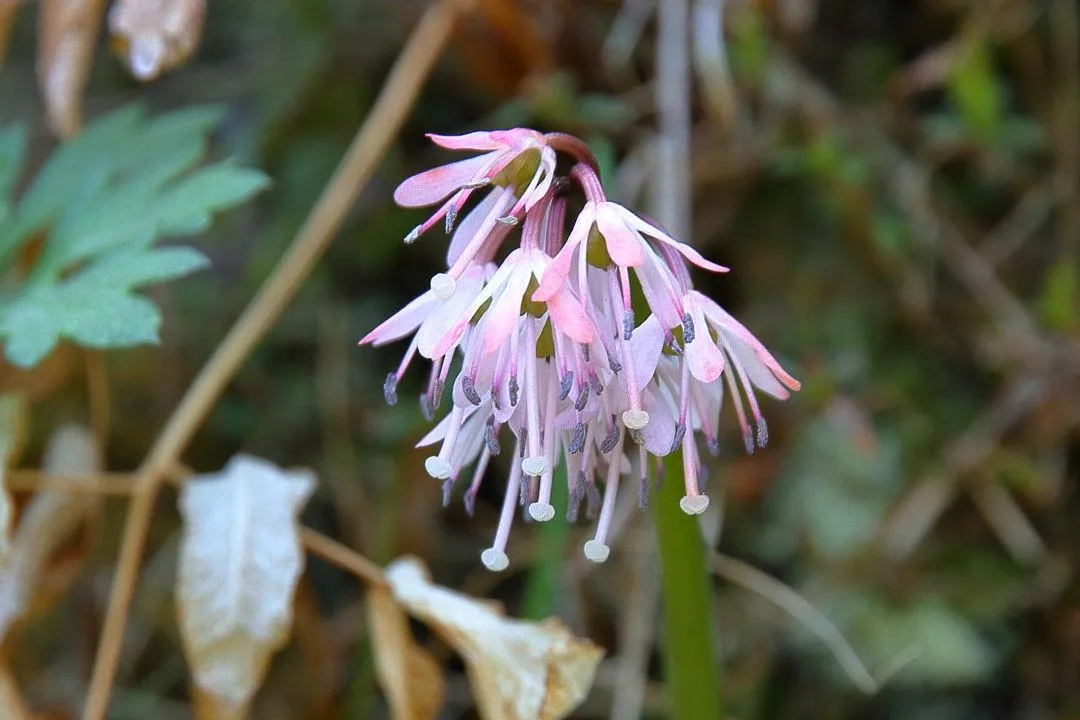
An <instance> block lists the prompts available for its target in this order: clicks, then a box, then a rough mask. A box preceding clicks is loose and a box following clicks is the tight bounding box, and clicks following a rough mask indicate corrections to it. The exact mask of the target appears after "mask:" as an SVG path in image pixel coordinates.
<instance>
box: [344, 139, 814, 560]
mask: <svg viewBox="0 0 1080 720" xmlns="http://www.w3.org/2000/svg"><path fill="white" fill-rule="evenodd" d="M429 137H430V138H431V139H432V140H433V141H434V142H436V143H437V144H439V145H441V146H442V147H445V148H449V149H452V150H471V151H480V152H482V153H483V154H481V155H478V156H476V157H472V158H469V159H466V160H461V161H459V162H455V163H451V164H448V165H444V166H442V167H437V168H434V169H432V170H428V171H426V172H423V173H420V174H418V175H416V176H414V177H411V178H409V179H407V180H405V181H404V182H403V183H402V184H401V185H400V186H399V187H398V188H397V190H396V192H395V193H394V199H395V200H396V201H397V202H398V204H400V205H402V206H405V207H423V206H429V205H436V204H438V205H439V209H438V210H437V211H436V212H435V213H434V214H433V215H432V216H431V217H430V218H428V219H427V220H426V221H425V222H424V223H422V224H421V225H419V226H418V227H417V228H416V229H415V230H413V231H412V232H411V233H409V235H408V236H407V237H406V242H408V243H411V242H414V241H415V240H416V239H417V238H419V237H420V235H422V234H423V233H424V232H426V231H427V230H428V229H430V228H431V227H432V226H434V225H435V224H437V223H438V222H439V221H440V220H442V221H444V223H445V226H446V231H447V233H453V235H452V238H451V240H450V248H449V252H448V253H447V258H446V262H447V270H446V272H444V273H439V274H437V275H435V276H434V277H432V278H431V285H430V289H429V290H428V291H427V292H425V293H424V294H422V295H421V296H420V297H418V298H416V299H415V300H413V301H412V302H410V303H409V304H408V305H406V306H405V307H404V308H403V309H402V310H401V311H399V312H398V313H397V314H395V315H394V316H393V317H391V318H390V319H388V320H386V321H385V322H384V323H382V324H381V325H379V326H378V327H377V328H375V329H374V330H372V331H371V332H370V333H369V334H368V335H367V336H366V337H364V338H363V340H361V341H360V342H361V344H365V343H370V344H372V345H382V344H384V343H388V342H392V341H394V340H399V339H402V338H405V337H409V336H411V341H410V343H409V347H408V350H406V352H405V357H404V359H403V360H402V362H401V364H400V366H399V367H398V368H397V370H396V371H394V372H392V373H390V375H389V376H388V377H387V378H386V385H385V388H384V390H385V394H386V399H387V402H390V403H394V402H396V399H397V385H398V382H399V381H400V380H401V377H402V375H403V374H404V373H405V371H406V369H407V368H408V366H409V364H410V362H411V361H412V360H413V359H414V358H415V356H416V354H417V353H419V354H420V355H422V356H423V357H425V358H427V359H428V360H430V361H431V362H432V371H431V377H430V380H429V381H428V383H427V390H426V392H425V393H424V394H423V396H422V397H421V402H422V404H423V407H424V409H425V413H426V414H427V415H428V416H429V418H431V417H433V416H434V413H435V411H436V410H438V409H439V407H440V406H441V405H442V403H443V398H444V395H446V386H447V385H448V384H449V385H450V392H449V395H450V402H449V412H448V413H447V414H446V416H445V417H444V418H443V419H442V421H441V422H439V423H438V425H437V426H436V427H435V428H434V429H433V430H432V431H431V432H430V433H428V435H427V436H426V437H425V438H423V440H421V441H420V443H419V444H418V447H429V446H435V445H438V451H437V452H435V453H434V454H432V455H431V456H430V457H428V458H427V461H426V462H425V468H426V469H427V472H428V473H429V474H430V475H431V476H432V477H434V478H437V479H439V480H442V481H443V482H444V496H445V497H446V498H447V500H448V499H449V497H450V494H451V492H452V490H453V487H454V485H455V483H456V481H457V480H458V478H459V476H460V475H461V474H462V473H463V472H464V471H466V469H467V468H469V467H472V466H475V467H474V469H473V471H472V477H471V481H470V483H469V486H468V488H467V489H466V490H465V505H466V508H467V509H468V510H469V512H472V507H473V504H474V502H475V499H476V494H477V491H478V489H479V486H480V482H481V480H482V479H483V476H484V472H485V470H486V469H487V466H488V463H489V461H490V460H491V457H492V456H494V455H498V454H500V452H502V450H503V444H502V443H503V439H504V437H505V438H506V439H508V440H511V441H512V444H513V449H512V451H511V452H512V456H511V457H512V462H511V463H510V475H509V479H508V482H507V488H506V495H505V499H504V501H503V506H502V514H501V517H500V520H499V525H498V529H497V531H496V533H495V538H494V541H493V543H492V546H491V547H490V548H488V549H487V550H485V551H484V552H483V553H482V555H481V559H482V561H483V563H484V565H486V566H487V567H488V568H489V569H491V570H496V571H498V570H503V569H505V568H506V567H507V566H508V564H509V560H508V558H507V556H506V546H507V539H508V536H509V532H510V526H511V524H512V523H513V520H514V515H515V508H516V507H517V506H518V505H521V506H523V507H524V508H525V509H526V510H527V515H528V517H529V518H531V519H532V520H535V521H539V522H547V521H549V520H551V519H552V518H553V517H554V516H555V508H554V507H553V506H552V504H551V497H552V484H553V478H554V471H555V467H556V465H557V464H558V463H559V462H560V461H563V462H565V463H566V469H567V473H566V477H567V478H568V481H569V488H568V490H569V498H570V500H569V506H568V507H567V511H566V514H567V519H568V520H571V521H572V520H574V519H575V518H576V517H577V515H578V512H579V508H580V506H581V505H582V503H584V504H585V506H586V511H587V514H588V516H589V517H590V518H593V517H596V516H597V515H598V516H599V519H598V522H597V525H596V532H595V535H594V537H593V539H591V540H589V541H588V542H587V543H585V547H584V552H585V555H586V557H587V558H588V559H590V560H593V561H595V562H603V561H604V560H605V559H606V558H607V556H608V554H609V548H608V545H607V538H608V534H609V532H610V529H611V522H612V516H613V511H614V508H615V497H616V493H617V492H618V488H619V483H620V482H621V481H622V478H623V476H624V475H627V474H629V473H631V472H632V469H633V468H634V467H635V466H636V468H637V470H638V473H639V476H640V503H641V505H642V506H643V507H644V505H645V502H646V500H647V497H648V480H647V479H648V463H649V456H650V455H652V456H657V457H659V456H664V455H668V454H670V453H672V452H675V451H676V450H679V449H681V450H682V460H683V481H684V485H685V495H684V497H683V498H682V500H681V501H680V506H681V507H682V509H683V511H684V512H686V513H687V514H690V515H695V514H699V513H701V512H704V510H705V509H706V508H707V507H708V504H709V501H708V498H707V497H706V496H705V495H704V494H703V493H702V488H701V485H700V482H699V478H700V472H701V458H700V455H699V449H698V444H697V442H696V441H695V437H696V436H697V434H700V435H701V436H703V437H704V440H705V445H706V447H707V448H708V449H709V450H710V451H712V452H714V453H715V452H717V451H718V448H719V444H718V441H717V432H718V425H719V417H720V409H721V405H722V404H723V399H724V390H725V387H726V388H727V391H728V394H729V396H730V398H731V404H732V405H733V406H734V408H735V413H736V415H737V417H738V420H739V424H740V426H741V427H742V431H743V436H744V440H745V444H746V450H747V452H753V450H754V448H755V446H758V447H763V446H764V445H765V443H766V442H767V440H768V429H767V426H766V423H765V419H764V418H763V417H762V415H761V410H760V408H759V407H758V402H757V398H756V396H755V390H761V391H763V392H765V393H767V394H769V395H772V396H774V397H777V398H780V399H784V398H786V397H788V390H798V389H799V383H798V381H796V380H795V379H794V378H793V377H791V376H790V375H789V374H788V373H787V372H785V371H784V369H783V368H782V367H780V364H779V363H777V361H776V360H775V359H774V358H773V356H772V355H771V354H769V351H768V350H766V349H765V347H764V346H763V345H762V344H761V343H760V342H759V341H758V340H757V338H755V337H754V336H753V335H752V334H751V333H750V331H749V330H747V329H746V328H745V327H744V326H743V325H742V324H740V323H739V322H738V321H737V320H736V319H735V318H733V317H732V316H731V315H729V314H728V313H727V312H726V311H725V310H724V309H723V308H721V307H720V306H719V305H717V304H716V303H715V302H713V301H712V300H710V299H709V298H708V297H706V296H704V295H702V294H701V293H699V292H697V291H696V290H694V289H693V285H692V283H691V281H690V273H689V267H688V265H690V264H693V265H696V266H698V267H700V268H703V269H705V270H708V271H711V272H726V268H724V267H721V266H719V265H716V264H714V263H712V262H710V261H708V260H706V259H705V258H704V257H702V256H701V255H700V254H699V253H698V252H697V251H695V250H694V249H693V248H691V247H690V246H688V245H686V244H684V243H681V242H679V241H678V240H675V239H674V238H672V237H670V236H668V234H667V233H665V232H664V231H663V230H662V229H661V228H659V227H657V226H656V225H655V224H653V223H651V222H649V221H647V220H645V219H643V218H642V217H640V216H638V215H636V214H635V213H633V212H631V211H630V210H628V209H626V208H624V207H622V206H621V205H619V204H617V203H614V202H611V201H609V200H607V198H606V197H605V195H604V190H603V188H602V187H601V184H600V179H599V176H598V174H597V171H596V167H595V161H594V160H593V158H592V155H591V153H590V152H589V151H588V149H587V147H586V146H585V145H584V144H583V143H582V142H581V141H579V140H577V139H576V138H572V137H570V136H567V135H562V134H558V133H552V134H548V135H542V134H540V133H538V132H535V131H533V130H526V129H513V130H501V131H492V132H475V133H469V134H467V135H462V136H442V135H430V136H429ZM559 153H562V154H564V155H565V156H567V157H568V158H569V159H570V160H571V161H572V162H573V166H572V168H571V170H570V171H569V173H568V174H567V175H566V176H559V175H557V174H556V167H557V166H556V160H557V156H558V154H559ZM575 187H576V188H578V189H579V190H580V192H581V194H582V195H583V196H584V208H583V209H582V210H581V212H580V213H579V214H578V216H577V218H576V220H574V222H573V225H572V227H571V228H570V231H569V233H567V232H566V228H567V225H568V223H567V217H566V216H567V208H568V197H569V195H570V194H571V191H572V190H573V189H574V188H575ZM478 191H484V192H485V193H486V194H485V195H484V197H483V198H482V199H480V201H479V202H478V203H476V204H475V206H474V207H473V208H472V209H471V210H470V211H469V212H468V213H467V214H465V215H464V216H463V217H461V221H460V223H459V222H457V221H458V217H459V215H460V214H461V213H462V211H463V210H464V208H465V205H466V204H467V202H468V201H469V199H470V198H471V197H472V195H473V194H474V193H476V192H478ZM455 226H456V228H455ZM519 226H520V233H519V237H520V240H519V241H518V242H517V246H516V247H514V248H513V249H511V250H510V251H509V253H508V254H506V255H505V256H502V252H501V251H502V249H503V246H504V245H506V244H507V243H508V239H509V238H510V237H511V235H512V234H515V235H518V228H519ZM500 257H501V259H500ZM458 356H460V364H459V363H458V361H457V358H458ZM454 367H457V368H458V369H457V373H456V375H455V376H454V377H453V378H451V375H450V373H451V369H452V368H454ZM747 409H749V418H748V413H747ZM635 461H636V462H635ZM598 480H602V483H603V499H602V500H601V492H600V490H599V489H598V487H597V482H598Z"/></svg>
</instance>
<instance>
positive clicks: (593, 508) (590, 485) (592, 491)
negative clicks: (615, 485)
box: [585, 479, 600, 520]
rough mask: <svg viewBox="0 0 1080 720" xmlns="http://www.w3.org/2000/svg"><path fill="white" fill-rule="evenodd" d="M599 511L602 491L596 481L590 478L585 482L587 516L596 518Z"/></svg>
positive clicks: (591, 518)
mask: <svg viewBox="0 0 1080 720" xmlns="http://www.w3.org/2000/svg"><path fill="white" fill-rule="evenodd" d="M599 511H600V491H599V490H598V489H597V488H596V483H595V482H593V481H592V479H589V480H588V481H587V482H586V484H585V517H586V518H587V519H589V520H595V519H596V514H597V513H598V512H599Z"/></svg>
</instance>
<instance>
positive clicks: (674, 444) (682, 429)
mask: <svg viewBox="0 0 1080 720" xmlns="http://www.w3.org/2000/svg"><path fill="white" fill-rule="evenodd" d="M684 435H686V426H685V425H683V424H682V423H679V424H678V425H676V426H675V437H674V438H672V440H671V449H670V450H668V454H669V455H670V454H671V453H673V452H675V451H676V450H678V449H679V446H680V445H682V441H683V436H684Z"/></svg>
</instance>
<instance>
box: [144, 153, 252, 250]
mask: <svg viewBox="0 0 1080 720" xmlns="http://www.w3.org/2000/svg"><path fill="white" fill-rule="evenodd" d="M268 184H269V179H268V178H267V177H266V176H265V175H264V174H262V173H261V172H258V171H257V170H248V169H245V168H239V167H234V166H232V165H218V166H217V167H213V168H209V169H207V170H204V171H202V172H199V173H195V174H193V175H190V176H188V177H187V178H185V179H183V180H181V181H180V182H179V183H177V184H176V185H173V186H172V187H170V188H168V189H167V190H166V194H165V195H164V196H163V198H162V205H161V222H162V229H163V230H164V231H165V232H169V233H173V234H187V233H197V232H202V231H204V230H206V229H207V228H208V227H209V226H210V219H211V214H212V213H214V212H217V211H218V210H223V209H225V208H227V207H232V206H233V205H237V204H239V203H240V202H241V201H243V200H246V199H247V198H249V197H251V196H252V195H254V194H255V193H257V192H259V191H260V190H263V189H264V188H266V186H267V185H268Z"/></svg>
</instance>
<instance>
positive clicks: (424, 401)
mask: <svg viewBox="0 0 1080 720" xmlns="http://www.w3.org/2000/svg"><path fill="white" fill-rule="evenodd" d="M420 414H421V415H423V416H424V420H425V421H427V422H431V421H432V420H434V419H435V408H433V407H432V406H431V397H430V396H429V395H428V394H427V393H420Z"/></svg>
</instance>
